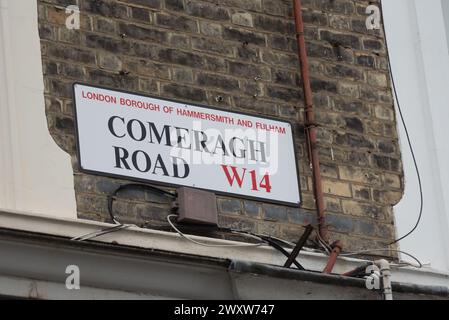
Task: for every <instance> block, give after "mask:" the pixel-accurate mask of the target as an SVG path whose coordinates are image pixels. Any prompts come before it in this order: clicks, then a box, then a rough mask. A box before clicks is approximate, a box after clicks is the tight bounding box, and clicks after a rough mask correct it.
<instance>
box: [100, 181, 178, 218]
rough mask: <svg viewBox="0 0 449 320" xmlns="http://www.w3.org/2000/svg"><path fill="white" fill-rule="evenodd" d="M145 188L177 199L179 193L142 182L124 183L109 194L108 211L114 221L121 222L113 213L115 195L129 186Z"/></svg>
mask: <svg viewBox="0 0 449 320" xmlns="http://www.w3.org/2000/svg"><path fill="white" fill-rule="evenodd" d="M136 187H138V188H144V189H148V190H151V191H153V192H156V193H159V194H160V195H163V196H168V197H171V198H174V199H176V198H177V195H176V194H175V193H172V192H169V191H165V190H163V189H160V188H156V187H153V186H149V185H146V184H141V183H129V184H123V185H120V186H119V187H118V188H117V189H115V190H114V192H112V193H111V194H109V195H108V213H109V216H110V217H111V219H112V221H114V222H115V223H116V224H121V223H120V222H119V221H117V220H116V218H115V216H114V214H113V210H112V203H113V201H114V197H115V196H116V195H117V193H119V192H120V191H122V190H125V189H127V188H136Z"/></svg>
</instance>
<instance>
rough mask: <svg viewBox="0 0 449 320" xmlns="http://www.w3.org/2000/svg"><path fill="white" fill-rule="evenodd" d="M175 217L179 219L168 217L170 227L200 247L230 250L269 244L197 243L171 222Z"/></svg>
mask: <svg viewBox="0 0 449 320" xmlns="http://www.w3.org/2000/svg"><path fill="white" fill-rule="evenodd" d="M173 217H177V215H174V214H171V215H168V216H167V221H168V223H169V224H170V226H171V227H172V228H173V230H175V231H176V232H177V233H178V234H179V235H180V236H181V237H183V238H184V239H186V240H188V241H190V242H192V243H194V244H197V245H200V246H204V247H211V248H229V247H261V246H267V243H265V242H261V243H244V244H208V243H203V242H199V241H196V240H194V239H192V238H190V237H189V236H187V235H185V234H184V233H182V232H181V231H180V230H179V229H178V228H177V227H176V226H175V225H174V224H173V222H172V221H171V218H173Z"/></svg>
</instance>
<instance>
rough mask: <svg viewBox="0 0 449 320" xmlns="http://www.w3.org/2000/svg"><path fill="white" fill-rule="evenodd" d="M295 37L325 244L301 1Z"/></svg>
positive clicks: (297, 2)
mask: <svg viewBox="0 0 449 320" xmlns="http://www.w3.org/2000/svg"><path fill="white" fill-rule="evenodd" d="M294 11H295V24H296V37H297V41H298V56H299V63H300V67H301V78H302V83H303V91H304V103H305V111H304V115H305V133H306V139H307V144H308V148H309V159H310V163H311V166H312V174H313V186H314V190H313V191H314V195H315V205H316V210H317V215H318V230H319V235H320V236H321V238H322V239H323V240H325V241H326V242H327V241H328V234H327V226H326V219H325V214H324V211H325V205H324V197H323V186H322V182H321V172H320V160H319V155H318V148H317V129H316V123H315V113H314V111H313V98H312V89H311V85H310V75H309V62H308V58H307V50H306V41H305V37H304V22H303V19H302V12H301V0H294Z"/></svg>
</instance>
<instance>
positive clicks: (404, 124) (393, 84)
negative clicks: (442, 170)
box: [380, 3, 424, 246]
mask: <svg viewBox="0 0 449 320" xmlns="http://www.w3.org/2000/svg"><path fill="white" fill-rule="evenodd" d="M380 10H381V19H382V30H383V33H384V37H385V50H386V53H387V61H388V70H389V73H390V77H391V83H392V87H393V93H394V97H395V100H396V105H397V107H398V110H399V115H400V118H401V122H402V125H403V127H404V130H405V135H406V137H407V143H408V146H409V148H410V153H411V155H412V158H413V164H414V166H415V169H416V175H417V177H418V184H419V195H420V209H419V215H418V219H417V221H416V224H415V226H414V227H413V228H412V229H411V230H410V231H409V232H408V233H407V234H405V235H404V236H402V237H400V238H398V239H396V240H394V241H393V242H391V243H390V244H389V246H391V245H394V244H396V243H398V242H400V241H401V240H404V239H405V238H407V237H408V236H410V235H411V234H412V233H413V232H415V230H416V229H418V226H419V224H420V222H421V218H422V215H423V208H424V195H423V186H422V181H421V174H420V171H419V167H418V162H417V161H416V156H415V151H414V149H413V145H412V142H411V139H410V135H409V131H408V128H407V124H406V122H405V119H404V115H403V112H402V108H401V104H400V102H399V95H398V91H397V88H396V83H395V80H394V76H393V68H392V67H391V61H390V50H389V47H388V40H387V33H386V31H385V21H384V12H383V7H382V3H380Z"/></svg>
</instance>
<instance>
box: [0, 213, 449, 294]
mask: <svg viewBox="0 0 449 320" xmlns="http://www.w3.org/2000/svg"><path fill="white" fill-rule="evenodd" d="M111 226H112V225H111V224H108V223H102V222H96V221H89V220H81V219H67V218H55V217H51V216H46V215H37V214H34V213H33V214H30V213H25V212H18V211H12V210H3V209H0V228H5V229H13V230H21V231H28V232H35V233H41V234H47V235H53V236H60V237H66V238H74V237H78V236H82V235H85V234H88V233H91V232H94V231H98V230H101V229H104V228H108V227H111ZM191 238H193V239H195V240H197V241H202V242H207V243H208V244H215V245H217V244H218V245H232V244H241V243H239V242H235V241H227V240H221V239H212V238H205V237H198V236H191ZM95 241H98V242H103V243H116V244H119V245H124V246H132V247H140V248H146V249H154V250H161V251H169V252H177V253H183V254H191V255H198V256H204V257H213V258H221V259H230V260H241V261H249V262H255V263H264V264H271V265H276V266H282V265H283V264H284V262H285V260H286V257H285V256H284V255H282V254H281V253H280V252H278V251H277V250H275V249H273V248H271V247H268V246H261V247H228V248H226V247H213V248H211V247H204V246H199V245H196V244H194V243H191V242H189V241H187V240H185V239H183V238H182V237H181V236H179V235H178V234H176V233H172V232H165V231H158V230H151V229H142V228H138V227H130V228H128V229H123V230H120V231H118V232H114V233H110V234H106V235H103V236H100V237H97V238H95ZM298 259H299V261H300V263H301V264H302V265H303V266H304V267H305V268H306V269H308V270H313V271H321V270H322V269H323V268H324V266H325V265H326V262H327V256H326V255H324V254H321V253H315V252H305V251H302V252H301V253H300V255H299V257H298ZM363 262H364V260H360V259H354V258H348V257H340V258H339V259H338V260H337V263H336V265H335V267H334V270H333V272H334V273H337V274H342V273H344V272H347V271H349V270H352V269H354V268H356V267H358V266H360V265H361V264H362V263H363ZM392 280H393V281H395V282H404V283H410V284H416V285H428V286H444V287H447V288H449V273H447V272H441V271H438V270H434V269H431V268H428V267H424V268H422V269H416V268H409V267H407V268H400V269H395V270H394V271H393V277H392Z"/></svg>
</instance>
